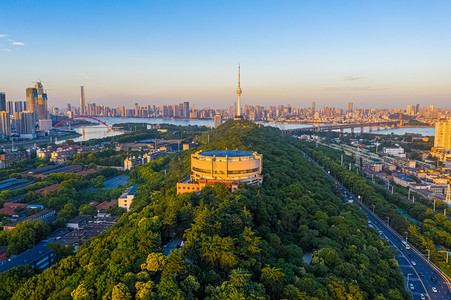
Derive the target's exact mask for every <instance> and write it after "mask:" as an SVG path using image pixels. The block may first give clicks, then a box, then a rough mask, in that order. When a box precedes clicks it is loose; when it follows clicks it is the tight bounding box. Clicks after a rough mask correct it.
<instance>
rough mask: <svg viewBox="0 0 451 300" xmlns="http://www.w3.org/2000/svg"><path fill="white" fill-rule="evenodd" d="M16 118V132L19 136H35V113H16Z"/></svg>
mask: <svg viewBox="0 0 451 300" xmlns="http://www.w3.org/2000/svg"><path fill="white" fill-rule="evenodd" d="M14 118H15V120H16V131H17V133H18V134H35V132H36V128H35V124H36V119H35V113H33V112H31V111H23V112H20V113H15V114H14Z"/></svg>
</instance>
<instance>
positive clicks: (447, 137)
mask: <svg viewBox="0 0 451 300" xmlns="http://www.w3.org/2000/svg"><path fill="white" fill-rule="evenodd" d="M434 147H441V148H443V149H444V150H445V151H449V150H451V119H450V120H449V121H447V122H437V123H435V140H434Z"/></svg>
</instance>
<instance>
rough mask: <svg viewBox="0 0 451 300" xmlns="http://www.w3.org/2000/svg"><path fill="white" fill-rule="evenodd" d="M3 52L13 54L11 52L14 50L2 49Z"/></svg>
mask: <svg viewBox="0 0 451 300" xmlns="http://www.w3.org/2000/svg"><path fill="white" fill-rule="evenodd" d="M2 50H3V51H6V52H11V51H13V50H11V49H8V48H5V49H2Z"/></svg>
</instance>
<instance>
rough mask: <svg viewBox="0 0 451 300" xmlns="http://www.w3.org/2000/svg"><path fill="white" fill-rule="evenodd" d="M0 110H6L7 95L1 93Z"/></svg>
mask: <svg viewBox="0 0 451 300" xmlns="http://www.w3.org/2000/svg"><path fill="white" fill-rule="evenodd" d="M0 111H6V95H5V93H0Z"/></svg>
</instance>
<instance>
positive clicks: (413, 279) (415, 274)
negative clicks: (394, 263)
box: [304, 153, 451, 300]
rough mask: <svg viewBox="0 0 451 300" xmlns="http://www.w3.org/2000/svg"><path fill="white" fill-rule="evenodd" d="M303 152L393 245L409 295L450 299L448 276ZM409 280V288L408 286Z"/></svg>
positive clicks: (442, 299) (415, 297)
mask: <svg viewBox="0 0 451 300" xmlns="http://www.w3.org/2000/svg"><path fill="white" fill-rule="evenodd" d="M304 156H305V158H306V159H307V160H309V161H310V162H312V163H313V164H314V165H316V166H317V167H319V168H320V169H322V170H323V171H324V172H325V173H326V175H327V176H328V177H329V178H330V179H332V180H333V181H334V182H335V183H336V184H337V187H338V190H339V191H340V194H341V195H342V196H343V197H344V198H345V199H346V200H347V201H349V200H353V201H354V203H355V204H357V205H359V206H360V208H361V210H362V212H363V213H365V214H366V215H367V216H368V225H369V226H370V225H371V226H370V227H374V228H375V230H378V231H379V233H380V235H381V237H384V238H385V239H386V240H387V241H388V243H389V246H390V247H393V248H395V249H396V252H397V254H398V255H397V260H398V263H399V267H400V269H401V271H402V272H403V274H404V279H405V286H406V290H408V291H410V293H411V294H412V297H413V299H422V295H423V297H424V299H432V300H435V299H440V300H446V299H448V300H450V299H451V289H450V285H449V279H448V278H447V277H446V275H444V274H443V272H441V271H440V269H438V268H437V267H436V266H435V265H434V264H433V263H432V262H430V261H428V259H427V258H426V257H425V256H424V255H423V254H422V253H420V252H419V251H418V250H417V249H415V248H414V247H412V246H410V249H406V247H405V246H404V245H403V244H402V242H403V241H404V239H403V237H401V236H400V235H399V234H398V233H397V232H396V231H395V230H394V229H393V228H391V227H390V226H389V225H388V224H387V223H386V222H389V221H390V220H389V219H387V220H381V219H380V218H379V217H378V216H377V215H375V214H374V213H373V212H372V211H371V210H370V209H369V208H368V207H366V205H364V204H363V203H361V202H360V200H359V198H358V197H356V195H353V194H351V192H350V191H349V190H348V189H346V188H345V187H344V186H342V185H341V184H340V183H339V182H338V181H337V180H336V179H335V178H333V177H332V176H331V175H330V174H329V172H326V170H324V169H323V168H322V167H321V166H320V165H318V164H317V163H316V162H315V161H313V160H312V159H311V158H310V157H308V156H307V155H306V154H305V153H304ZM411 284H412V287H413V288H410V285H411ZM433 288H435V289H436V292H434V289H433Z"/></svg>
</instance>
